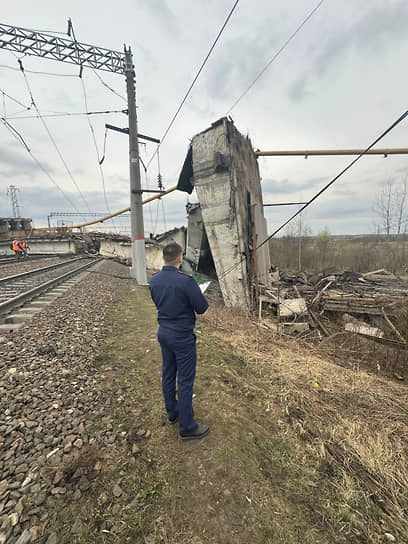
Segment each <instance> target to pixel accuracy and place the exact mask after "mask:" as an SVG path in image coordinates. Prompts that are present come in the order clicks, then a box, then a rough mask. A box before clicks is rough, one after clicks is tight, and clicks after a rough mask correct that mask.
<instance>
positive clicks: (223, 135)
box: [177, 117, 270, 308]
mask: <svg viewBox="0 0 408 544" xmlns="http://www.w3.org/2000/svg"><path fill="white" fill-rule="evenodd" d="M177 188H178V189H179V190H182V191H186V192H188V193H191V192H192V191H193V189H195V190H196V193H197V196H198V200H199V202H200V209H201V215H202V220H203V227H204V230H205V233H206V236H207V238H208V244H209V248H210V251H211V255H212V259H213V261H214V266H215V270H216V274H217V277H218V280H219V282H220V287H221V291H222V295H223V298H224V302H225V304H226V305H227V306H241V307H246V308H250V307H251V306H252V305H253V302H254V297H255V296H256V290H257V287H258V285H259V283H263V284H265V285H267V284H268V279H269V269H270V259H269V251H268V247H267V245H265V246H263V247H262V248H260V249H259V250H256V247H257V245H259V243H260V242H262V241H263V240H264V239H265V238H266V236H267V227H266V221H265V217H264V214H263V200H262V190H261V184H260V175H259V168H258V163H257V159H256V155H255V153H254V151H253V148H252V144H251V141H250V140H249V138H248V137H245V136H243V135H242V134H241V133H240V132H239V131H238V130H237V129H236V127H235V126H234V123H233V122H232V121H231V120H230V119H228V118H226V117H223V118H222V119H220V120H219V121H217V122H215V123H213V124H212V125H211V127H209V128H208V129H207V130H204V131H203V132H200V133H199V134H197V135H196V136H194V138H193V139H192V142H191V145H190V148H189V150H188V153H187V157H186V159H185V162H184V165H183V168H182V171H181V173H180V177H179V182H178V186H177ZM199 244H200V248H201V247H202V242H201V241H200V242H199ZM187 246H189V244H187ZM195 247H196V251H197V244H195ZM192 253H193V250H192V249H191V248H189V247H187V255H189V254H190V255H192Z"/></svg>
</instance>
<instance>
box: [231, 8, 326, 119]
mask: <svg viewBox="0 0 408 544" xmlns="http://www.w3.org/2000/svg"><path fill="white" fill-rule="evenodd" d="M323 2H324V0H320V1H319V2H318V4H317V5H316V6H315V7H314V8H313V9H312V11H310V12H309V14H308V15H307V16H306V17H305V19H303V21H302V22H301V24H300V25H299V26H298V27H297V28H296V30H295V31H294V32H292V34H291V35H290V36H289V38H288V39H287V40H286V41H285V43H284V44H283V45H282V46H281V47H280V48H279V49H278V51H277V52H276V53H275V54H274V56H273V57H272V58H271V59H270V60H269V61H268V62H267V64H266V65H265V66H264V67H263V68H262V70H261V71H260V72H259V74H258V75H257V76H256V78H255V79H254V80H253V81H252V83H251V84H250V85H249V86H248V87H247V88H246V89H245V91H244V92H243V93H242V94H241V95H240V96H239V97H238V98H237V99H236V100H235V102H234V103H233V104H232V106H231V107H230V108H229V110H228V111H227V112H226V114H225V115H229V114H230V113H231V111H232V110H233V109H234V108H235V106H237V105H238V103H239V102H241V100H242V99H243V98H244V96H245V95H247V94H248V92H249V91H250V90H251V89H252V87H253V86H254V85H255V83H256V82H257V81H258V80H259V79H260V78H261V77H262V76H263V74H264V73H265V72H266V70H267V69H268V68H269V66H270V65H271V64H272V63H273V62H274V61H275V60H276V59H277V58H278V57H279V55H280V54H281V53H282V52H283V51H284V50H285V49H286V47H287V46H288V45H289V44H290V42H291V41H292V40H293V38H294V37H295V36H296V34H298V33H299V32H300V31H301V30H302V28H303V27H304V26H305V24H306V23H307V22H308V21H309V19H310V18H311V17H312V16H313V15H314V14H315V13H316V11H317V10H318V9H319V8H320V6H321V5H322V4H323Z"/></svg>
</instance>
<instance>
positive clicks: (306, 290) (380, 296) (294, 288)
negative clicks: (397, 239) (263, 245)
mask: <svg viewBox="0 0 408 544" xmlns="http://www.w3.org/2000/svg"><path fill="white" fill-rule="evenodd" d="M273 276H274V281H273V286H272V287H271V288H268V289H264V290H263V293H262V295H261V296H260V300H259V317H260V319H262V317H263V316H265V315H266V314H267V313H268V309H269V314H270V315H271V313H272V315H274V316H275V319H274V321H275V322H279V323H280V328H281V330H282V331H285V332H289V333H293V332H296V333H299V332H305V331H308V330H309V329H310V328H316V329H318V330H319V332H320V333H321V334H323V335H324V336H329V335H330V332H329V331H328V328H327V319H331V320H334V319H336V317H341V319H342V321H343V322H344V330H346V331H349V332H353V333H357V334H361V335H364V336H368V337H374V338H376V339H383V340H384V341H386V340H387V338H388V337H390V341H391V342H394V343H395V342H397V343H401V344H406V343H407V341H408V339H407V338H406V337H407V334H406V331H399V330H398V328H397V327H396V325H395V324H394V323H393V317H394V316H395V315H396V314H397V313H398V312H399V311H400V310H401V308H404V307H405V308H406V305H407V298H408V279H407V278H405V279H404V278H399V277H397V276H395V275H394V274H392V273H390V272H388V271H387V270H384V269H381V270H374V271H372V272H367V273H365V274H360V273H356V272H352V271H330V273H327V272H326V273H325V272H321V273H317V274H316V273H315V274H313V273H306V272H298V273H295V274H279V272H278V271H277V272H275V273H274V274H273ZM394 321H395V320H394ZM325 323H326V324H325ZM275 328H276V327H275ZM385 331H386V334H384V333H385Z"/></svg>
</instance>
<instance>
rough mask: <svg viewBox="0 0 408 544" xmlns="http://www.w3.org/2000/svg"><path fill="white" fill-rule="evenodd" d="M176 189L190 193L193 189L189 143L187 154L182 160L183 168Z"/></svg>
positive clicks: (191, 151)
mask: <svg viewBox="0 0 408 544" xmlns="http://www.w3.org/2000/svg"><path fill="white" fill-rule="evenodd" d="M177 189H178V190H179V191H184V192H185V193H188V194H189V195H191V193H192V192H193V190H194V179H193V148H192V146H191V145H190V147H189V148H188V152H187V156H186V158H185V160H184V164H183V168H182V169H181V172H180V175H179V179H178V183H177Z"/></svg>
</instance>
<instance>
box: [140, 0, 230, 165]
mask: <svg viewBox="0 0 408 544" xmlns="http://www.w3.org/2000/svg"><path fill="white" fill-rule="evenodd" d="M238 2H239V0H235V2H234V5H233V6H232V8H231V10H230V11H229V13H228V15H227V18H226V19H225V21H224V23H223V25H222V27H221V28H220V30H219V31H218V34H217V37H216V38H215V40H214V42H213V44H212V45H211V47H210V49H209V51H208V53H207V55H206V56H205V58H204V60H203V62H202V63H201V66H200V68H199V69H198V72H197V74H196V75H195V77H194V79H193V81H192V82H191V84H190V86H189V88H188V90H187V92H186V94H185V95H184V97H183V99H182V101H181V102H180V105H179V106H178V108H177V110H176V113H175V114H174V115H173V117H172V118H171V121H170V123H169V124H168V126H167V128H166V130H165V131H164V133H163V136H162V137H161V138H160V143H159V144H158V145H157V147H156V150H155V152H154V153H153V155H152V156H151V157H150V159H149V161H148V163H147V167H149V165H150V163H151V162H152V160H153V158H154V157H155V155H156V154H157V152H158V150H159V148H160V146H161V145H162V144H163V142H164V140H165V139H166V136H167V134H168V133H169V131H170V129H171V127H172V126H173V124H174V122H175V120H176V118H177V116H178V114H179V113H180V111H181V108H182V107H183V106H184V103H185V101H186V100H187V98H188V95H189V94H190V92H191V90H192V88H193V87H194V85H195V83H196V81H197V79H198V78H199V76H200V74H201V72H202V71H203V68H204V66H205V65H206V63H207V61H208V59H209V58H210V56H211V53H212V52H213V49H214V47H215V46H216V45H217V42H218V40H219V39H220V37H221V34H222V33H223V31H224V29H225V27H226V26H227V24H228V21H229V20H230V18H231V16H232V14H233V13H234V11H235V8H236V7H237V5H238Z"/></svg>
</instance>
